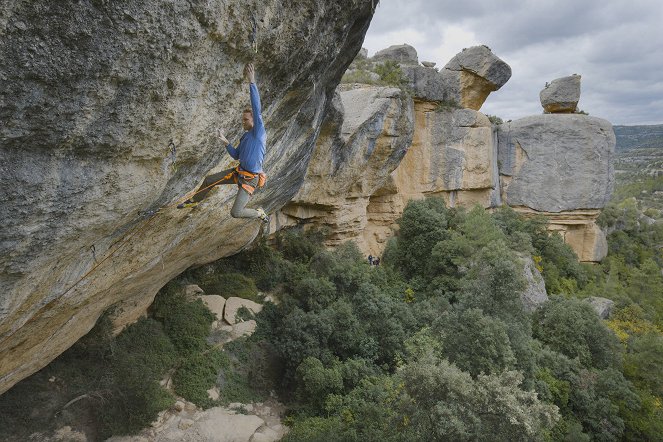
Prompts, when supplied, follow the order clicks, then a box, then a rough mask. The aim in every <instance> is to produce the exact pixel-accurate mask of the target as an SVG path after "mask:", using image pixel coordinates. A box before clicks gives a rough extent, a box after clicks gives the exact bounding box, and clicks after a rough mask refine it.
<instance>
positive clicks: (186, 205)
mask: <svg viewBox="0 0 663 442" xmlns="http://www.w3.org/2000/svg"><path fill="white" fill-rule="evenodd" d="M197 205H198V203H197V202H195V201H191V200H186V201H184V202H183V203H180V204H178V205H177V208H178V209H193V208H194V207H196V206H197Z"/></svg>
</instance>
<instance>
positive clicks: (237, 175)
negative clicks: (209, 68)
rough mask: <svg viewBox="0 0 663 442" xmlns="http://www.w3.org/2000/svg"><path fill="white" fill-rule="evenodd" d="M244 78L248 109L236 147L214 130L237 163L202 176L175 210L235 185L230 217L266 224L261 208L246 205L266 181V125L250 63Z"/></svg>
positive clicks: (219, 131)
mask: <svg viewBox="0 0 663 442" xmlns="http://www.w3.org/2000/svg"><path fill="white" fill-rule="evenodd" d="M244 78H245V79H246V80H247V81H248V82H249V93H250V95H251V108H250V109H248V108H247V109H244V111H243V112H242V126H243V128H244V130H245V131H246V132H244V135H242V138H240V140H239V145H238V146H237V148H235V147H233V145H232V144H230V142H229V141H228V139H227V138H226V137H225V136H224V135H223V132H222V131H221V130H220V129H217V136H218V137H219V139H220V140H221V142H223V143H224V145H225V146H226V150H227V151H228V153H229V154H230V156H231V157H233V158H234V159H236V160H239V166H238V167H235V168H232V169H227V170H224V171H222V172H219V173H215V174H212V175H208V176H207V177H205V179H204V180H203V183H202V184H201V185H200V187H198V189H197V190H196V193H195V194H194V195H193V197H191V198H190V199H188V200H186V201H184V202H183V203H182V204H180V205H178V206H177V208H178V209H183V208H185V207H195V206H196V205H197V204H198V203H199V202H200V201H202V200H203V199H205V197H206V196H207V194H208V193H209V191H210V190H211V189H212V187H214V186H218V185H220V184H237V188H238V189H237V196H236V197H235V203H234V204H233V207H232V210H231V211H230V215H231V216H232V217H233V218H260V219H261V220H262V221H263V222H265V223H266V222H269V216H268V215H267V214H266V213H265V211H264V210H263V209H262V208H258V209H247V208H246V204H247V203H248V202H249V198H250V197H251V195H252V194H253V192H254V191H255V189H256V187H262V186H263V185H264V182H265V174H264V172H263V170H262V161H263V159H264V157H265V144H266V141H267V132H265V125H264V123H263V121H262V115H261V114H260V94H259V93H258V87H257V86H256V77H255V69H254V67H253V64H252V63H249V64H247V65H246V66H245V67H244Z"/></svg>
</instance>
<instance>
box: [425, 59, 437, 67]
mask: <svg viewBox="0 0 663 442" xmlns="http://www.w3.org/2000/svg"><path fill="white" fill-rule="evenodd" d="M421 64H422V65H423V66H424V67H425V68H434V67H435V65H436V64H437V63H435V62H434V61H422V62H421Z"/></svg>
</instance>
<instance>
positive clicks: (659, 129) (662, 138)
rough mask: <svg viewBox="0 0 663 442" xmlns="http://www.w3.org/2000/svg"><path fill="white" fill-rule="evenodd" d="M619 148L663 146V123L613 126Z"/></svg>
mask: <svg viewBox="0 0 663 442" xmlns="http://www.w3.org/2000/svg"><path fill="white" fill-rule="evenodd" d="M613 129H614V130H615V136H616V137H617V150H618V151H620V150H626V149H634V148H652V147H660V148H663V124H652V125H648V126H613Z"/></svg>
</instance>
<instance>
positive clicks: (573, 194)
mask: <svg viewBox="0 0 663 442" xmlns="http://www.w3.org/2000/svg"><path fill="white" fill-rule="evenodd" d="M498 136H499V138H498V139H499V141H498V156H499V161H500V169H499V170H500V174H501V175H504V176H506V177H509V179H508V180H505V181H504V183H503V188H502V193H503V196H504V201H505V202H506V204H508V205H510V206H526V207H530V208H532V209H534V210H537V211H540V212H561V211H565V210H574V209H598V208H601V207H604V206H605V205H606V204H607V202H608V200H609V198H610V194H611V193H612V188H613V177H614V174H613V156H614V147H615V135H614V133H613V131H612V127H611V125H610V123H609V122H608V121H606V120H603V119H601V118H595V117H590V116H586V115H535V116H531V117H526V118H522V119H520V120H516V121H512V122H508V123H504V124H502V125H500V126H499V130H498Z"/></svg>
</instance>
